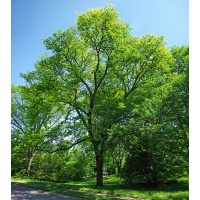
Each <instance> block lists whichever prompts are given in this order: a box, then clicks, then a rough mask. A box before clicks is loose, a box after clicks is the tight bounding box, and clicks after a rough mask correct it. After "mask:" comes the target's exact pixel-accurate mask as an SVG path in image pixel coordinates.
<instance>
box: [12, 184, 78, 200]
mask: <svg viewBox="0 0 200 200" xmlns="http://www.w3.org/2000/svg"><path fill="white" fill-rule="evenodd" d="M11 199H12V200H31V199H32V200H33V199H34V200H51V199H53V200H81V199H80V198H76V197H69V196H64V195H61V194H53V193H50V192H45V191H42V190H35V189H31V188H28V187H25V186H19V185H13V184H12V185H11Z"/></svg>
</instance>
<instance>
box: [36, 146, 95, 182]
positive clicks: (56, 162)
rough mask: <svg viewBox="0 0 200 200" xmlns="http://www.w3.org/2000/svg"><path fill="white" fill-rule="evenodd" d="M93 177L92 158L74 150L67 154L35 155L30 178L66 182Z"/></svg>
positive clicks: (77, 149)
mask: <svg viewBox="0 0 200 200" xmlns="http://www.w3.org/2000/svg"><path fill="white" fill-rule="evenodd" d="M92 176H94V163H93V157H92V158H91V157H89V156H88V155H86V154H84V153H83V150H82V149H81V148H75V149H73V150H72V151H70V152H68V153H64V152H63V153H62V152H58V153H52V154H47V153H45V154H44V153H41V154H37V155H35V158H34V161H33V166H32V177H34V178H36V179H38V180H48V181H57V182H68V181H75V180H82V179H87V178H91V177H92Z"/></svg>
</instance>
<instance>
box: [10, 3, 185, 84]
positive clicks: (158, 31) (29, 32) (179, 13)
mask: <svg viewBox="0 0 200 200" xmlns="http://www.w3.org/2000/svg"><path fill="white" fill-rule="evenodd" d="M106 4H113V5H115V7H116V9H117V11H118V12H119V13H120V14H121V18H122V19H124V21H125V22H127V23H129V25H130V26H131V27H132V28H133V30H132V35H135V36H142V35H144V34H146V33H149V34H155V35H163V36H165V39H166V41H167V45H168V46H172V45H183V44H185V45H188V44H189V0H73V1H72V0H71V1H70V0H12V1H11V45H12V46H11V82H12V83H14V84H16V85H18V84H24V80H23V79H22V78H20V76H19V74H20V73H21V72H22V73H25V72H26V71H32V70H34V63H35V62H36V61H37V60H39V58H40V55H42V54H43V53H44V52H45V51H46V49H45V47H44V45H43V42H42V40H43V39H45V38H47V37H48V36H51V35H52V33H53V32H56V31H57V30H58V29H63V30H65V29H67V28H68V27H69V26H75V25H76V23H75V19H76V17H77V16H76V12H78V13H79V12H86V11H87V10H88V9H89V8H96V7H104V6H105V5H106Z"/></svg>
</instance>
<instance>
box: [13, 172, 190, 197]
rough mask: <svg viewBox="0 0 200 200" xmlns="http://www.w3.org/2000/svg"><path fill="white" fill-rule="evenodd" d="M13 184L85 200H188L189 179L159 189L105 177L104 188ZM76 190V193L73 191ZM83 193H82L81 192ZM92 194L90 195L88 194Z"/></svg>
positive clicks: (25, 181) (89, 184) (34, 182)
mask: <svg viewBox="0 0 200 200" xmlns="http://www.w3.org/2000/svg"><path fill="white" fill-rule="evenodd" d="M12 183H13V184H20V185H24V186H28V187H31V188H36V189H41V190H45V191H49V192H53V193H59V194H65V195H69V196H76V197H80V198H85V199H92V200H93V199H94V200H98V199H112V198H111V197H108V196H98V195H96V194H95V193H101V194H108V195H114V196H125V197H132V198H141V199H148V200H188V199H189V183H188V177H185V178H181V179H179V180H178V183H176V184H170V185H167V186H162V187H158V188H140V189H139V188H127V187H125V186H124V185H123V180H122V179H120V178H118V177H117V176H106V177H104V186H103V187H96V186H95V179H92V180H87V181H79V182H68V183H55V182H48V181H39V180H34V179H19V178H18V179H17V178H13V179H12ZM73 190H76V191H73ZM80 191H81V192H80ZM88 192H90V193H88Z"/></svg>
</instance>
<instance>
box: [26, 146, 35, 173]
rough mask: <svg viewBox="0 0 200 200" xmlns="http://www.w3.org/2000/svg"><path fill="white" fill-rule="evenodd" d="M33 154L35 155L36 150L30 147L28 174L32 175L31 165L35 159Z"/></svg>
mask: <svg viewBox="0 0 200 200" xmlns="http://www.w3.org/2000/svg"><path fill="white" fill-rule="evenodd" d="M33 156H34V150H33V149H30V150H29V151H28V165H27V176H28V177H29V176H30V173H31V165H32V161H33Z"/></svg>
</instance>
